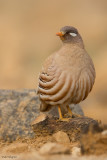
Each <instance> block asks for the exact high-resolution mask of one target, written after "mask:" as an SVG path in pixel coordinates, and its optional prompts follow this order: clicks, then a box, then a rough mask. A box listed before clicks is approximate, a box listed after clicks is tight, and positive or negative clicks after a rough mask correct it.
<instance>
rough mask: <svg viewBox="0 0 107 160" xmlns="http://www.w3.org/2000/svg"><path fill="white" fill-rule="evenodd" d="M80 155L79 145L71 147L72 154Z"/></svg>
mask: <svg viewBox="0 0 107 160" xmlns="http://www.w3.org/2000/svg"><path fill="white" fill-rule="evenodd" d="M80 155H81V149H80V148H79V147H73V148H72V156H74V157H76V156H80Z"/></svg>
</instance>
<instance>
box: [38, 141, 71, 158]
mask: <svg viewBox="0 0 107 160" xmlns="http://www.w3.org/2000/svg"><path fill="white" fill-rule="evenodd" d="M39 152H40V154H42V155H49V154H70V149H69V148H68V147H66V146H64V145H61V144H57V143H51V142H49V143H46V144H44V145H43V146H42V147H41V148H40V150H39Z"/></svg>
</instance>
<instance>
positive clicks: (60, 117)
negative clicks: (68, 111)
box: [58, 106, 69, 121]
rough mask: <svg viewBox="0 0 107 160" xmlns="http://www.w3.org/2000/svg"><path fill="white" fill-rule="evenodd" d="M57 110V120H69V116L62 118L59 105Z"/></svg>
mask: <svg viewBox="0 0 107 160" xmlns="http://www.w3.org/2000/svg"><path fill="white" fill-rule="evenodd" d="M58 112H59V120H61V121H69V118H63V116H62V112H61V108H60V106H58Z"/></svg>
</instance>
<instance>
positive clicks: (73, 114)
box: [66, 105, 82, 117]
mask: <svg viewBox="0 0 107 160" xmlns="http://www.w3.org/2000/svg"><path fill="white" fill-rule="evenodd" d="M66 107H67V110H68V113H69V115H70V116H71V117H72V116H74V117H82V116H81V115H79V114H76V113H72V111H71V109H70V107H69V105H67V106H66Z"/></svg>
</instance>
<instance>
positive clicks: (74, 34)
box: [69, 33, 77, 37]
mask: <svg viewBox="0 0 107 160" xmlns="http://www.w3.org/2000/svg"><path fill="white" fill-rule="evenodd" d="M69 34H70V35H71V36H73V37H76V36H77V34H76V33H69Z"/></svg>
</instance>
